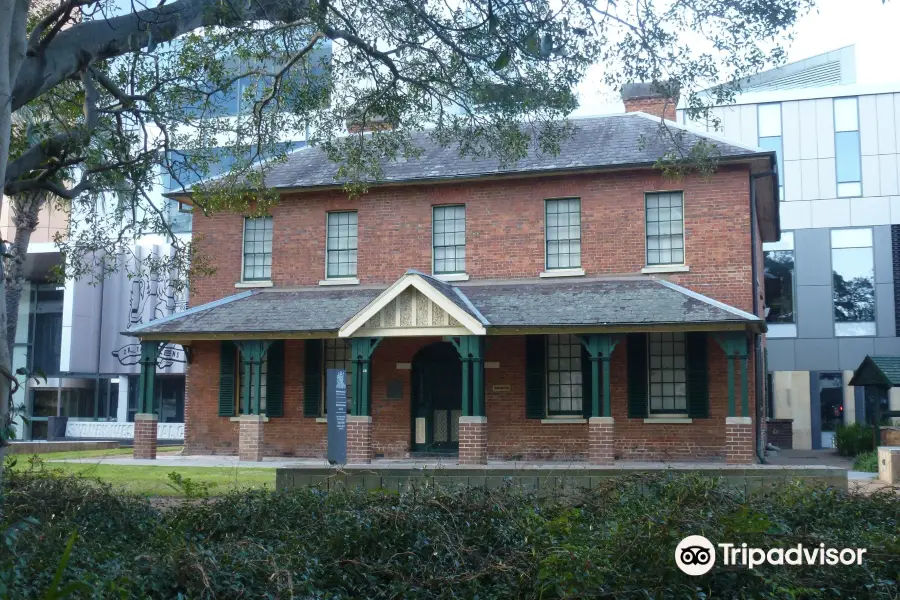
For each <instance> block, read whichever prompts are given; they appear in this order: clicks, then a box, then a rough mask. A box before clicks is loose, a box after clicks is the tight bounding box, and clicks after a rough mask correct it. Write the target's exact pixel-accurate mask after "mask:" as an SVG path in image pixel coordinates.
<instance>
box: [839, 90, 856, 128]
mask: <svg viewBox="0 0 900 600" xmlns="http://www.w3.org/2000/svg"><path fill="white" fill-rule="evenodd" d="M834 130H835V131H836V132H841V131H858V130H859V108H858V105H857V100H856V98H835V99H834Z"/></svg>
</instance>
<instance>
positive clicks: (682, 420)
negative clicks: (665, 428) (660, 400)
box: [644, 417, 694, 425]
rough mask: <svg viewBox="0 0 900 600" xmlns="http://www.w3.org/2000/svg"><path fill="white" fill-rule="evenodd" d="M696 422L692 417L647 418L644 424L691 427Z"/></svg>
mask: <svg viewBox="0 0 900 600" xmlns="http://www.w3.org/2000/svg"><path fill="white" fill-rule="evenodd" d="M693 422H694V420H693V419H691V418H690V417H647V418H646V419H644V423H653V424H655V425H690V424H691V423H693Z"/></svg>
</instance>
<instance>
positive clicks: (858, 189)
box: [837, 182, 862, 198]
mask: <svg viewBox="0 0 900 600" xmlns="http://www.w3.org/2000/svg"><path fill="white" fill-rule="evenodd" d="M837 195H838V197H839V198H855V197H859V196H862V183H860V182H855V183H839V184H837Z"/></svg>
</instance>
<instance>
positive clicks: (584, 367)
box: [581, 345, 603, 419]
mask: <svg viewBox="0 0 900 600" xmlns="http://www.w3.org/2000/svg"><path fill="white" fill-rule="evenodd" d="M600 377H603V374H602V373H601V374H600ZM593 385H594V380H593V377H592V375H591V355H590V353H588V351H587V348H585V347H584V345H582V346H581V414H582V415H584V418H585V419H590V418H591V417H592V416H593V415H592V414H591V413H592V411H593V401H594V400H593V394H592V393H591V392H592V390H593V387H592V386H593ZM602 385H603V384H602V383H601V389H602ZM600 410H601V411H602V410H603V408H602V407H601V408H600Z"/></svg>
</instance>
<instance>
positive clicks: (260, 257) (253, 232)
mask: <svg viewBox="0 0 900 600" xmlns="http://www.w3.org/2000/svg"><path fill="white" fill-rule="evenodd" d="M265 239H268V240H269V241H268V242H266V241H263V240H265ZM271 239H272V217H260V218H249V217H247V218H245V219H244V269H243V274H242V277H243V279H244V280H245V281H248V280H259V279H269V278H270V277H271V275H272V272H271V269H270V268H269V269H264V268H263V265H269V266H271V264H272V242H271Z"/></svg>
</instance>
